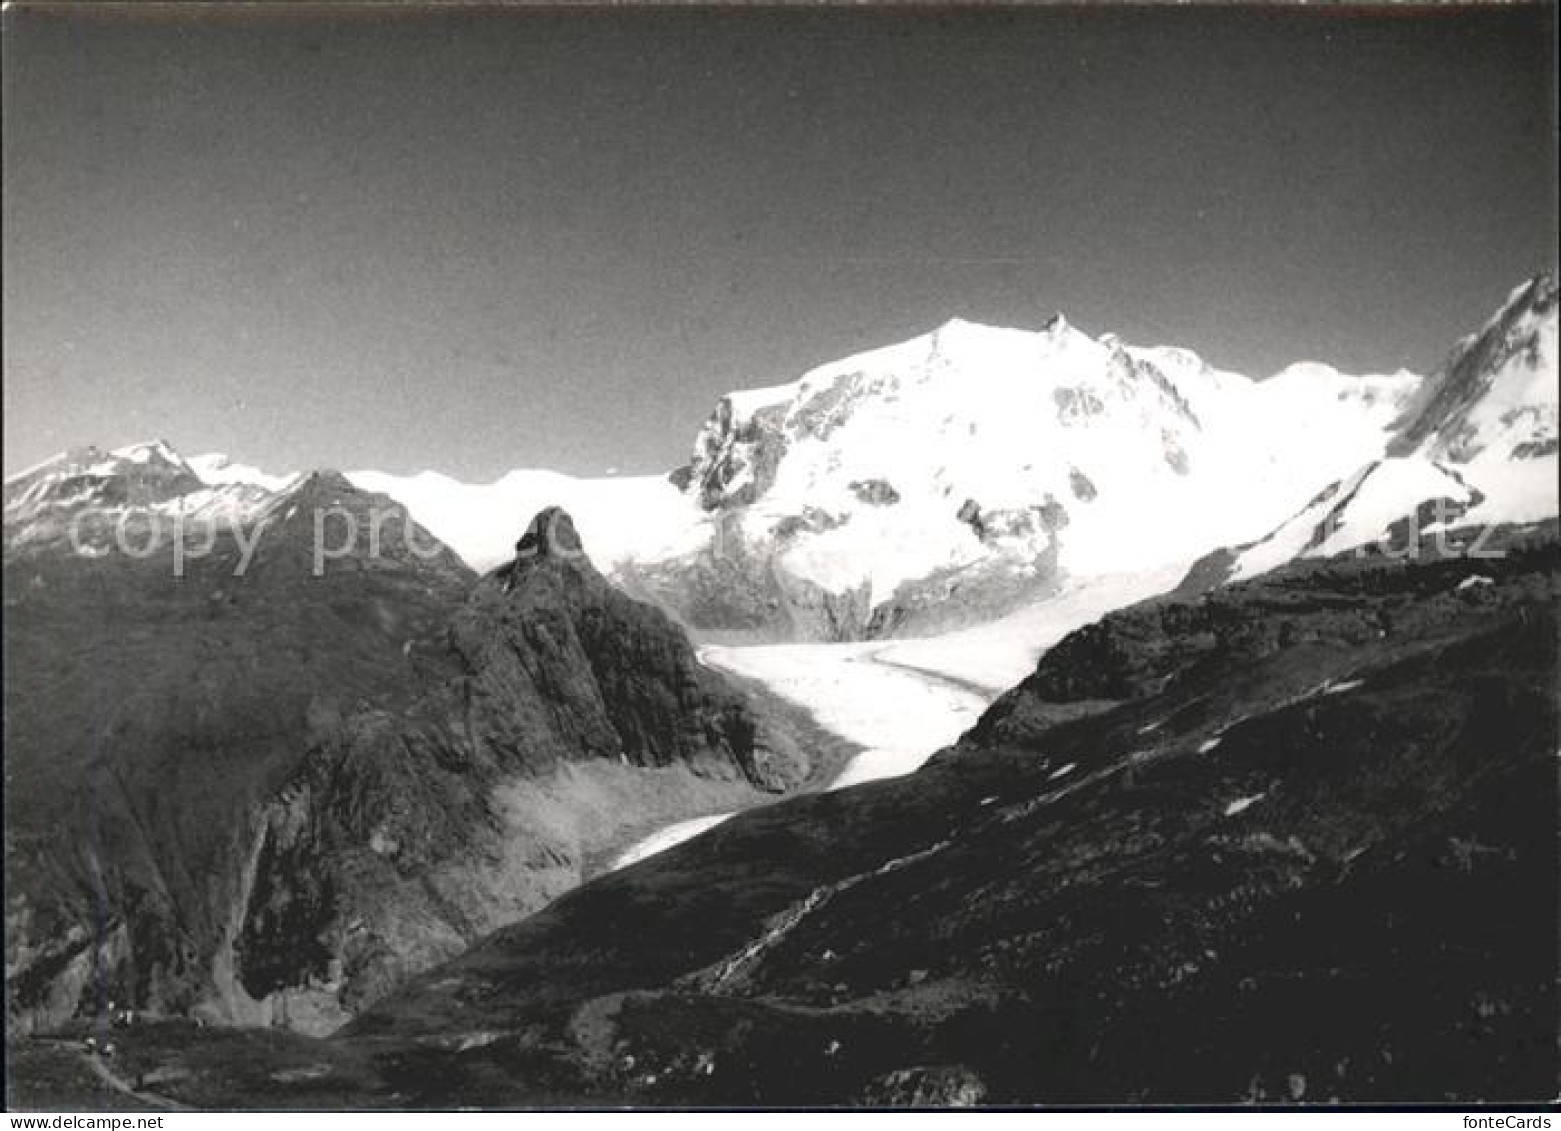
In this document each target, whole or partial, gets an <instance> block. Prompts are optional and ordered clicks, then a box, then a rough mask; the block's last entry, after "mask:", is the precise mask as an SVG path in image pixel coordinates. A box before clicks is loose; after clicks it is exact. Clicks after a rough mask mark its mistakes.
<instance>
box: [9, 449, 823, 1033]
mask: <svg viewBox="0 0 1561 1131" xmlns="http://www.w3.org/2000/svg"><path fill="white" fill-rule="evenodd" d="M173 459H177V457H173ZM108 462H109V461H107V460H106V459H105V460H94V462H93V464H92V465H91V466H94V467H97V466H98V465H99V464H107V463H108ZM131 462H133V463H135V466H136V467H138V468H139V467H141V466H142V463H139V462H135V461H131ZM144 462H150V461H144ZM168 462H170V464H171V463H172V460H170V461H168ZM57 464H58V461H56V466H54V467H53V469H52V471H51V470H49V469H45V471H44V472H43V475H42V476H40V477H39V478H37V479H35V480H34V481H33V482H32V483H30V484H26V485H24V486H23V488H22V489H21V490H19V491H17V492H15V501H18V506H17V508H16V509H14V510H10V509H8V511H7V532H8V535H9V534H10V533H12V532H13V531H15V532H17V533H18V537H17V539H16V540H15V541H8V542H7V547H6V549H7V553H6V559H5V591H6V609H5V613H6V616H5V634H6V639H5V646H6V656H7V680H6V715H7V726H8V733H7V770H8V774H9V779H8V789H7V796H8V798H9V799H10V805H9V811H8V820H7V840H6V869H7V877H8V885H7V894H8V902H7V925H8V926H7V990H8V994H7V1005H8V1016H9V1018H10V1020H11V1022H12V1024H13V1025H14V1026H17V1027H18V1028H20V1029H22V1030H26V1029H29V1028H36V1027H49V1026H52V1025H55V1024H58V1023H60V1022H61V1021H62V1020H64V1019H65V1018H67V1017H69V1016H70V1015H71V1014H72V1013H74V1012H76V1011H77V1010H85V1011H86V1012H88V1013H89V1014H95V1013H97V1012H98V1011H99V1010H100V1009H101V1008H102V1006H103V1004H104V1003H105V1002H106V1001H108V1000H114V1001H116V1002H119V1003H121V1004H123V1005H132V1006H135V1007H137V1008H150V1009H152V1010H154V1011H159V1012H170V1013H190V1012H195V1013H199V1014H204V1015H206V1016H209V1017H213V1018H215V1019H218V1020H223V1021H232V1022H240V1023H259V1024H265V1023H275V1024H286V1025H290V1026H293V1027H298V1028H303V1029H306V1030H309V1031H325V1030H327V1029H329V1028H332V1027H334V1026H335V1025H337V1024H340V1023H341V1022H342V1021H344V1020H345V1019H346V1018H347V1017H349V1016H350V1015H351V1013H352V1011H354V1010H355V1009H357V1008H359V1007H361V1005H362V1004H363V1003H365V1002H367V1001H370V1000H373V999H374V998H375V997H376V996H378V995H379V994H382V993H383V992H385V991H386V990H387V989H388V988H390V987H391V986H393V985H395V984H396V983H397V981H398V979H400V978H402V977H404V976H405V975H406V974H407V973H408V972H410V971H413V970H416V969H420V968H422V967H424V966H426V965H428V964H430V963H432V962H434V961H437V960H439V959H443V958H447V957H449V956H450V955H452V954H454V953H456V952H457V951H458V950H459V949H460V948H461V947H462V946H463V945H464V944H465V943H466V942H468V941H469V940H471V939H472V938H475V937H477V936H478V935H480V934H482V933H483V932H485V931H488V930H491V929H493V928H494V927H497V926H499V925H500V924H501V923H503V922H506V921H508V920H509V919H512V918H515V917H518V916H520V915H522V914H524V913H526V912H528V911H531V910H534V909H535V908H537V907H538V906H540V905H541V904H543V903H545V902H546V901H547V900H548V899H551V898H553V897H555V896H556V895H558V894H559V893H561V892H562V891H564V890H566V889H567V888H569V887H570V886H573V885H574V884H577V883H578V882H580V880H581V879H582V878H583V876H584V875H586V874H587V872H588V870H589V869H590V868H591V867H593V866H594V865H593V860H594V859H595V858H596V857H599V856H601V855H603V854H605V853H607V852H608V851H609V850H610V849H611V848H613V847H616V846H621V844H620V842H621V841H622V840H623V839H624V838H625V837H627V836H628V834H629V833H630V831H642V830H643V826H644V824H645V823H647V822H649V823H652V824H654V823H656V822H659V821H662V820H676V819H679V818H682V817H689V816H695V815H698V814H699V813H701V812H708V811H711V810H718V811H719V810H728V809H731V808H738V807H741V806H742V805H745V804H752V803H753V802H754V801H755V800H757V799H759V798H761V797H763V796H767V795H768V794H770V793H771V792H773V791H777V790H781V789H784V788H787V787H788V786H790V785H792V784H795V783H796V782H797V781H799V780H801V778H802V777H804V776H805V775H806V772H807V763H806V759H805V758H804V757H803V756H802V755H800V754H799V753H798V752H797V751H796V749H795V748H794V747H792V746H791V745H789V744H788V743H786V742H785V741H784V740H780V739H771V738H769V737H767V736H766V735H765V734H763V733H761V729H760V727H759V724H758V722H757V721H756V718H755V716H754V714H753V712H752V711H751V709H750V708H749V706H748V703H747V700H746V698H745V696H744V695H743V694H741V693H739V692H737V691H735V690H734V689H733V688H732V687H730V686H729V685H728V684H726V683H725V682H724V681H723V680H722V678H721V677H719V676H718V675H716V674H715V673H713V672H710V671H708V670H706V669H704V668H703V667H701V666H700V665H699V664H698V663H697V661H696V659H695V657H694V654H693V652H692V649H691V647H690V646H689V644H688V642H687V640H686V638H685V637H684V636H683V634H682V633H681V631H680V630H679V629H678V628H677V627H676V626H675V625H673V624H672V623H671V622H670V621H669V620H668V619H667V618H666V617H665V616H664V615H663V614H662V613H660V612H659V611H657V610H656V609H654V608H652V607H650V606H647V605H644V604H641V603H639V602H636V601H633V600H631V599H629V598H628V597H626V596H624V595H623V594H622V593H620V592H618V591H617V590H616V589H614V588H613V587H612V586H611V585H609V584H608V583H607V582H606V581H605V580H604V579H603V578H602V577H601V576H600V575H599V574H598V573H597V572H596V570H595V569H594V568H593V567H592V565H591V563H590V561H589V559H588V558H587V557H586V556H585V553H584V548H583V547H582V546H581V544H580V541H579V538H578V535H577V534H575V532H574V530H573V524H572V522H571V521H570V519H569V517H568V516H567V515H566V514H563V513H562V512H557V511H547V512H544V513H543V514H541V515H539V516H538V517H537V519H536V521H535V522H533V523H532V524H531V527H530V528H529V529H528V530H527V531H526V533H525V535H524V536H523V537H522V538H521V540H520V548H519V550H518V551H517V555H516V558H515V560H514V561H513V562H512V563H511V564H510V565H508V566H506V567H505V568H504V569H503V570H500V571H497V572H496V573H494V574H492V575H490V576H488V577H486V578H483V579H481V580H479V579H477V578H476V577H474V575H472V574H471V573H470V571H468V570H467V569H466V568H465V567H464V566H463V565H462V564H461V563H460V562H459V560H458V559H456V558H455V556H454V555H453V554H452V553H451V552H450V551H449V550H448V549H446V548H445V547H443V546H442V545H440V544H439V543H438V542H437V541H436V540H434V539H433V538H432V537H431V536H430V535H429V534H428V533H427V531H425V530H423V529H422V528H421V527H418V526H417V525H416V524H415V523H413V522H412V521H411V520H410V518H409V517H408V515H407V514H406V512H405V510H404V509H403V508H401V507H400V506H399V505H396V504H394V503H393V502H392V501H391V500H389V499H388V498H385V497H384V496H375V495H371V494H368V493H366V492H363V491H361V490H359V489H358V488H356V487H354V486H353V485H352V484H351V483H350V482H348V481H347V480H346V479H345V478H343V477H342V476H340V475H337V474H335V473H316V474H313V475H309V476H303V477H299V478H297V479H295V480H293V481H291V482H290V483H289V484H288V486H287V487H286V488H285V489H284V490H281V491H269V490H266V489H263V488H255V487H253V486H252V485H251V486H248V487H246V489H247V490H252V491H258V492H259V494H256V495H254V496H253V497H251V498H249V499H248V501H247V502H246V505H245V507H244V508H242V509H235V510H232V511H229V512H228V513H227V515H226V519H227V520H226V521H223V522H219V523H213V524H212V525H211V526H210V527H202V528H199V529H197V528H195V527H193V526H184V527H176V526H174V525H172V524H170V523H168V522H166V521H164V518H165V517H166V513H167V512H158V511H155V510H153V509H151V508H155V507H168V506H170V505H174V506H176V505H177V503H178V500H179V499H181V498H185V497H187V496H188V495H190V494H196V493H200V492H204V491H207V490H210V489H208V488H204V487H201V486H196V487H192V488H191V489H190V491H188V492H183V493H182V494H181V493H180V492H179V491H178V490H177V488H178V487H179V486H180V484H173V485H172V487H171V488H170V491H169V492H164V493H162V494H160V495H158V496H157V497H156V498H153V499H152V500H151V501H144V500H139V499H135V498H131V497H130V495H129V494H128V493H127V492H126V491H125V487H126V485H123V484H120V485H115V484H113V483H112V482H110V481H111V480H112V479H113V474H114V469H113V468H112V467H102V468H101V474H100V472H99V471H93V472H92V473H91V474H92V476H93V477H94V482H93V484H92V487H93V491H92V493H91V495H90V500H91V502H92V503H93V505H95V506H97V505H102V500H103V499H105V498H112V497H115V495H116V492H117V493H118V494H122V495H124V496H125V499H126V500H127V501H126V502H124V503H123V504H121V508H120V511H119V512H109V513H108V518H107V519H106V520H105V521H108V522H110V523H112V524H115V528H116V529H117V527H118V525H119V524H122V523H127V524H129V525H132V526H134V527H135V528H136V529H137V530H138V531H139V532H142V533H148V532H150V533H151V534H155V535H156V537H150V538H149V539H148V540H146V541H145V542H144V543H137V545H138V546H139V545H142V544H144V545H146V546H148V547H150V549H149V550H148V551H147V552H145V553H138V554H130V553H125V552H123V551H121V550H119V549H118V548H117V547H116V545H115V541H114V539H115V536H116V535H115V533H114V530H112V529H108V528H104V529H103V530H100V531H99V533H100V534H103V535H104V537H105V539H106V541H100V542H98V543H92V542H80V543H76V544H75V545H74V548H73V543H72V539H71V538H70V537H62V536H61V532H62V531H65V530H66V527H68V526H69V524H70V523H71V522H72V521H73V520H74V514H73V512H72V511H71V510H70V505H69V503H68V502H64V501H63V500H65V499H66V498H67V497H69V496H68V493H61V492H63V491H64V490H65V488H64V486H63V485H64V484H65V483H66V482H67V481H68V480H72V479H77V480H79V479H80V478H81V473H80V472H79V470H77V469H73V468H61V467H59V466H57ZM180 464H182V461H180ZM61 471H64V472H65V474H64V475H60V474H59V473H60V472H61ZM50 475H53V476H54V478H53V479H49V478H48V476H50ZM46 480H47V482H48V485H49V488H50V489H51V490H53V491H55V492H56V493H55V495H54V496H53V498H54V499H55V501H54V502H52V503H50V504H48V506H40V505H39V503H40V501H41V498H42V495H43V494H44V492H43V491H42V490H40V489H36V488H37V487H38V484H39V483H43V482H45V481H46ZM9 492H10V488H9V486H8V493H9ZM24 508H30V509H25V510H24ZM191 509H192V508H187V509H186V510H185V511H184V512H183V513H185V514H186V515H187V514H188V513H190V510H191ZM13 518H15V519H16V522H15V523H14V524H13V522H12V521H11V520H12V519H13ZM23 532H25V533H23Z"/></svg>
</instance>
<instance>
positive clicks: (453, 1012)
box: [130, 523, 1561, 1106]
mask: <svg viewBox="0 0 1561 1131" xmlns="http://www.w3.org/2000/svg"><path fill="white" fill-rule="evenodd" d="M1471 536H1472V534H1469V533H1467V532H1466V534H1465V535H1464V536H1463V538H1462V539H1461V541H1462V542H1463V543H1464V544H1466V543H1467V541H1468V538H1469V537H1471ZM1499 548H1500V549H1501V550H1502V551H1503V553H1504V555H1505V556H1503V557H1501V558H1499V559H1494V560H1492V561H1491V562H1481V563H1479V564H1478V567H1475V565H1474V563H1471V562H1469V561H1468V560H1466V559H1463V558H1461V557H1458V556H1447V557H1442V558H1438V559H1435V560H1422V561H1420V562H1419V563H1418V564H1414V565H1408V566H1406V565H1405V564H1404V563H1403V562H1402V561H1401V560H1398V559H1394V558H1389V557H1386V556H1381V555H1378V556H1373V557H1369V558H1356V557H1348V556H1347V557H1342V558H1336V559H1332V560H1328V561H1302V562H1295V563H1292V564H1290V565H1288V566H1285V567H1283V568H1281V569H1280V570H1277V571H1274V572H1273V573H1270V574H1268V575H1265V576H1264V577H1263V578H1260V579H1257V580H1254V581H1249V582H1242V583H1237V584H1235V585H1232V586H1229V587H1227V588H1225V589H1222V590H1220V591H1218V592H1216V593H1213V594H1210V595H1207V596H1205V597H1200V598H1195V599H1191V600H1172V599H1160V600H1156V601H1151V602H1147V603H1144V604H1142V605H1139V606H1135V607H1133V608H1131V609H1127V610H1123V611H1121V612H1118V613H1115V614H1112V615H1110V616H1108V617H1106V618H1105V619H1104V620H1103V621H1102V622H1100V623H1099V624H1097V625H1094V626H1091V627H1089V628H1086V629H1083V630H1081V631H1079V632H1077V633H1074V634H1072V635H1070V636H1069V637H1067V638H1066V639H1065V640H1064V641H1062V643H1060V644H1059V645H1058V646H1057V647H1056V648H1055V649H1053V650H1052V651H1051V652H1049V653H1048V654H1047V656H1046V657H1044V658H1043V660H1042V661H1041V663H1040V664H1039V665H1038V666H1037V668H1036V670H1035V672H1034V673H1033V674H1032V676H1031V677H1030V678H1029V679H1027V680H1026V681H1025V682H1024V683H1023V684H1022V685H1021V686H1020V687H1018V688H1016V689H1015V690H1014V691H1013V692H1012V693H1010V694H1009V695H1008V696H1005V697H1004V699H1003V700H1002V701H1000V702H999V703H998V704H997V705H995V706H994V707H993V709H992V710H991V711H989V712H988V714H987V715H986V716H985V717H984V718H983V720H982V722H981V723H980V724H979V725H978V726H977V727H976V728H975V730H973V731H972V732H971V733H970V734H969V735H967V736H966V737H965V738H964V739H963V740H962V741H961V742H960V743H959V744H958V745H957V746H955V747H952V748H950V749H949V750H947V751H945V752H944V753H943V754H941V755H940V756H939V757H937V758H935V759H934V760H933V761H932V762H931V763H929V764H928V765H927V766H926V767H924V768H923V769H922V770H921V771H919V772H917V773H915V774H912V775H910V776H908V777H903V778H897V779H894V780H890V781H883V782H877V783H873V784H871V785H867V786H862V787H858V788H855V789H849V790H842V791H837V792H832V793H826V794H819V795H814V796H809V797H802V798H796V799H793V800H789V801H786V802H784V803H781V804H778V805H773V806H767V807H764V808H761V809H758V810H754V811H750V812H748V813H743V814H740V815H738V816H736V817H734V818H732V819H731V820H729V821H727V822H725V823H723V824H722V825H720V826H718V827H717V828H715V829H714V830H712V831H710V832H708V833H706V834H704V835H703V836H701V837H698V838H696V839H694V840H691V841H688V842H686V843H684V844H682V845H680V846H678V847H676V848H674V849H672V850H670V851H669V852H666V853H664V854H661V855H659V856H656V857H652V858H650V859H648V860H645V861H643V862H641V863H639V864H637V865H634V866H633V867H630V868H627V869H624V870H622V871H620V872H616V873H613V874H611V875H609V876H606V877H603V878H601V879H599V880H597V881H595V882H593V883H590V884H588V885H586V886H584V887H582V888H580V889H578V890H576V891H574V892H571V893H570V894H569V895H567V896H565V897H563V898H562V899H559V900H558V901H556V902H555V903H553V904H552V905H551V906H550V907H549V908H548V909H547V910H545V911H544V912H542V913H541V914H539V915H536V916H533V917H531V918H530V919H527V920H525V921H524V922H521V923H518V924H515V925H513V926H511V927H507V928H505V929H503V930H501V931H499V932H497V933H495V934H494V935H493V936H491V937H489V938H488V939H486V940H484V941H483V942H481V943H479V944H478V945H477V946H475V947H474V948H472V949H471V950H470V951H469V952H468V953H467V954H465V955H463V956H462V957H461V958H459V959H457V960H455V961H454V962H451V963H448V964H446V965H444V966H442V967H440V968H438V969H436V970H433V971H430V972H429V973H428V974H426V975H424V976H422V977H420V978H417V979H415V980H414V981H413V982H412V983H411V984H410V985H409V986H407V987H406V988H405V989H404V990H402V991H400V992H398V993H396V994H393V995H391V996H389V997H387V998H386V999H384V1000H383V1001H382V1002H381V1003H380V1004H379V1005H378V1006H377V1007H375V1008H374V1009H372V1010H370V1011H368V1012H367V1013H365V1014H364V1015H363V1016H361V1017H359V1018H358V1019H357V1020H356V1021H355V1022H353V1024H352V1025H351V1026H350V1027H349V1028H348V1029H347V1030H346V1031H344V1032H343V1033H341V1034H339V1035H338V1036H337V1037H335V1038H334V1039H332V1040H331V1041H329V1042H323V1043H319V1044H317V1045H310V1044H302V1043H299V1044H293V1045H289V1046H288V1048H287V1050H286V1053H285V1056H286V1059H285V1060H284V1061H281V1062H280V1063H290V1064H296V1063H304V1064H312V1065H315V1066H317V1067H316V1069H315V1071H316V1072H317V1073H318V1074H319V1075H320V1076H321V1078H322V1087H324V1088H326V1089H327V1090H328V1091H329V1093H330V1094H331V1095H332V1096H333V1097H334V1098H335V1101H336V1102H345V1103H347V1104H349V1105H352V1106H358V1105H365V1106H367V1105H374V1104H378V1103H385V1102H393V1103H397V1104H400V1105H408V1104H411V1105H430V1106H448V1105H450V1104H452V1103H456V1102H460V1103H463V1104H476V1105H488V1106H501V1105H516V1104H531V1103H548V1104H552V1103H570V1102H573V1103H629V1104H634V1105H656V1104H695V1105H699V1104H717V1105H744V1104H759V1105H774V1104H803V1105H821V1104H853V1103H875V1104H929V1103H930V1104H945V1103H973V1102H986V1103H998V1104H1002V1103H1101V1102H1107V1103H1122V1102H1149V1103H1156V1102H1162V1103H1200V1104H1201V1103H1239V1102H1243V1101H1247V1102H1251V1101H1264V1102H1270V1103H1282V1102H1295V1101H1303V1102H1307V1103H1327V1102H1329V1101H1332V1100H1339V1101H1343V1102H1350V1101H1356V1102H1362V1101H1364V1102H1372V1101H1374V1102H1399V1103H1402V1102H1426V1101H1430V1102H1471V1101H1476V1100H1486V1101H1493V1102H1517V1101H1522V1100H1534V1099H1538V1098H1542V1097H1547V1096H1549V1094H1550V1092H1551V1091H1552V1090H1553V1087H1554V1049H1555V1040H1556V1017H1557V1010H1556V998H1555V992H1556V987H1555V980H1554V956H1555V947H1556V943H1557V935H1556V932H1557V923H1558V914H1557V902H1556V901H1557V892H1558V890H1561V885H1558V883H1557V878H1558V877H1557V862H1556V858H1555V853H1554V807H1553V801H1554V792H1553V789H1554V767H1553V764H1552V758H1553V755H1554V749H1555V746H1554V741H1555V738H1556V735H1557V727H1558V724H1561V710H1558V707H1561V705H1558V701H1557V691H1556V688H1557V679H1556V677H1557V671H1558V657H1557V629H1558V625H1557V622H1556V619H1555V602H1556V598H1557V596H1558V595H1561V545H1558V542H1557V530H1556V527H1555V524H1554V523H1551V524H1549V525H1548V527H1545V528H1539V529H1535V530H1532V531H1530V532H1528V533H1527V534H1524V535H1522V536H1509V537H1508V539H1507V540H1506V541H1504V542H1502V543H1501V545H1500V546H1499ZM1476 574H1477V575H1478V576H1480V577H1483V578H1485V582H1484V583H1482V584H1469V578H1470V577H1471V576H1475V575H1476ZM1211 1019H1212V1023H1211ZM138 1042H139V1043H138V1047H137V1048H136V1049H135V1050H134V1051H133V1052H132V1053H131V1054H130V1055H131V1056H132V1057H134V1058H135V1061H134V1062H135V1064H136V1065H137V1066H138V1067H143V1068H148V1069H155V1068H162V1069H165V1070H166V1069H169V1068H174V1069H177V1070H178V1073H187V1074H185V1075H182V1076H181V1075H179V1074H178V1073H175V1074H171V1075H169V1076H168V1077H167V1079H168V1083H167V1084H166V1085H162V1087H163V1088H165V1089H166V1092H165V1094H167V1095H169V1096H170V1097H171V1098H174V1099H177V1100H180V1101H183V1102H192V1103H205V1104H219V1105H226V1104H238V1105H243V1104H254V1103H263V1104H267V1105H273V1106H274V1105H276V1104H292V1103H300V1104H303V1105H305V1106H307V1105H308V1104H309V1103H310V1099H309V1097H308V1096H307V1095H305V1094H303V1093H301V1092H300V1091H298V1090H297V1089H293V1088H289V1087H288V1086H287V1085H286V1084H285V1083H284V1082H283V1080H282V1077H281V1075H280V1074H278V1073H277V1071H276V1066H278V1064H279V1062H278V1061H277V1060H274V1059H273V1060H270V1061H269V1064H270V1065H271V1067H268V1066H267V1065H268V1061H267V1058H266V1057H261V1058H259V1060H258V1063H255V1064H254V1065H253V1066H250V1065H246V1066H245V1067H244V1068H243V1069H242V1070H241V1071H239V1072H238V1073H237V1074H235V1073H234V1072H233V1071H232V1070H231V1069H230V1068H229V1067H227V1066H226V1063H225V1062H224V1060H223V1058H221V1057H217V1056H209V1055H205V1054H202V1053H201V1052H200V1051H199V1050H195V1051H193V1052H192V1051H187V1050H186V1049H185V1048H184V1047H183V1044H182V1042H181V1041H180V1040H179V1039H177V1038H176V1037H171V1036H165V1035H163V1034H160V1033H157V1032H150V1033H148V1034H146V1035H145V1036H144V1038H138ZM276 1055H277V1054H275V1053H272V1054H267V1056H270V1057H274V1056H276ZM391 1093H394V1097H393V1098H392V1095H391Z"/></svg>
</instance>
